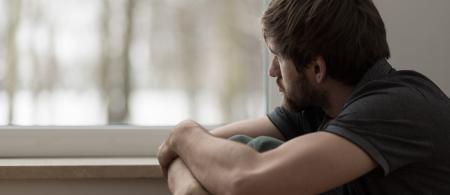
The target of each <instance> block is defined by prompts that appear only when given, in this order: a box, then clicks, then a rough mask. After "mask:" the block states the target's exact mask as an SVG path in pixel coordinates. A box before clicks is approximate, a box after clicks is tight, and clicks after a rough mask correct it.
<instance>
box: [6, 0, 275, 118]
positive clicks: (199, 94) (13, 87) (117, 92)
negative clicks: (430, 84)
mask: <svg viewBox="0 0 450 195" xmlns="http://www.w3.org/2000/svg"><path fill="white" fill-rule="evenodd" d="M263 6H264V5H263V3H262V1H241V0H226V1H220V0H196V1H188V0H64V1H61V0H14V1H9V0H0V10H1V11H2V13H4V17H2V18H0V26H1V28H0V36H1V38H0V41H1V42H2V45H3V47H1V50H0V64H1V66H0V81H1V84H0V105H2V106H0V125H8V124H14V125H26V126H34V125H44V126H53V125H64V126H81V125H84V126H92V125H111V124H125V125H146V126H162V125H169V126H170V125H174V124H175V123H177V122H178V121H180V120H182V119H185V118H192V119H194V120H197V121H199V122H200V123H202V124H205V125H218V124H222V123H226V122H230V121H235V120H239V119H244V118H251V117H255V116H259V115H262V114H264V112H265V111H266V102H267V101H266V98H265V97H266V90H265V84H264V77H265V76H264V75H265V69H264V66H263V64H264V62H263V61H264V56H265V55H264V52H263V51H264V50H265V49H264V45H263V41H262V38H261V35H260V34H261V30H260V29H261V27H260V22H259V17H260V15H261V12H262V10H263Z"/></svg>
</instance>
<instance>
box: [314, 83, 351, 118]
mask: <svg viewBox="0 0 450 195" xmlns="http://www.w3.org/2000/svg"><path fill="white" fill-rule="evenodd" d="M352 91H353V87H351V86H348V85H343V84H341V83H338V82H336V83H333V84H331V85H330V87H329V90H328V91H327V94H328V95H327V99H328V105H327V106H325V107H322V109H323V110H324V111H325V113H327V115H328V116H329V117H331V118H336V117H337V116H338V115H339V113H341V111H342V108H343V107H344V105H345V103H346V102H347V100H348V98H349V97H350V95H351V93H352Z"/></svg>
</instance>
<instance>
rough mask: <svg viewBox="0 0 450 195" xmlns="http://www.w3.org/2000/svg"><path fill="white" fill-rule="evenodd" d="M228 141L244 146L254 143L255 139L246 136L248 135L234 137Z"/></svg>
mask: <svg viewBox="0 0 450 195" xmlns="http://www.w3.org/2000/svg"><path fill="white" fill-rule="evenodd" d="M228 139H229V140H231V141H235V142H239V143H242V144H247V143H249V142H250V141H252V139H253V138H252V137H250V136H246V135H233V136H231V137H230V138H228Z"/></svg>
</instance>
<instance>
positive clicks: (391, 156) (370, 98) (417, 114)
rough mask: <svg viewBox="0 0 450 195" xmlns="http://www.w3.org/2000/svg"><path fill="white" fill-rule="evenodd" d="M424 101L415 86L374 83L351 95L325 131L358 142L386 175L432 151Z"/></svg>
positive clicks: (427, 112) (431, 131)
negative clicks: (412, 87) (413, 87)
mask: <svg viewBox="0 0 450 195" xmlns="http://www.w3.org/2000/svg"><path fill="white" fill-rule="evenodd" d="M426 104H427V102H426V101H425V100H424V99H423V97H422V96H421V94H420V93H418V92H417V91H415V90H414V89H411V88H408V87H405V86H401V85H398V86H396V85H392V86H389V87H386V86H384V87H379V86H378V85H377V84H374V85H373V86H368V87H367V88H366V90H360V91H359V92H357V93H356V94H354V95H352V97H350V99H349V101H348V103H347V104H346V105H345V106H344V109H343V111H342V112H341V113H340V114H339V115H338V116H337V117H336V118H335V119H333V120H331V121H330V122H329V123H328V125H327V126H326V127H325V129H324V131H327V132H330V133H334V134H336V135H339V136H341V137H343V138H345V139H347V140H349V141H350V142H352V143H354V144H356V145H357V146H359V147H360V148H361V149H362V150H364V151H365V152H366V153H367V154H368V155H369V156H370V157H371V158H372V159H373V160H374V161H375V162H376V163H378V164H379V166H380V167H381V168H382V170H383V171H384V173H385V175H388V174H389V173H391V172H393V171H395V170H396V169H398V168H400V167H402V166H406V165H408V164H410V163H413V162H418V161H420V160H423V159H424V158H426V157H428V156H430V155H431V153H432V148H433V141H432V140H433V138H432V137H433V136H432V134H433V130H432V128H431V125H430V121H427V118H429V117H430V114H431V112H432V111H430V110H429V109H428V107H427V105H426ZM427 115H428V116H427Z"/></svg>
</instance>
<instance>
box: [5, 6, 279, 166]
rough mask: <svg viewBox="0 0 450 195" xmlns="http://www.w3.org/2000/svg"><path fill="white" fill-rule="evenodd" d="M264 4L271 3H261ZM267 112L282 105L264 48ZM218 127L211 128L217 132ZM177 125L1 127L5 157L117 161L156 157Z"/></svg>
mask: <svg viewBox="0 0 450 195" xmlns="http://www.w3.org/2000/svg"><path fill="white" fill-rule="evenodd" d="M262 1H263V4H264V5H267V4H268V0H262ZM261 52H262V53H263V60H262V63H263V66H264V68H263V70H264V71H262V74H263V80H262V82H263V90H264V91H263V94H264V97H263V99H264V100H263V101H264V105H265V108H264V110H265V112H266V113H267V112H269V111H271V110H272V109H273V108H275V107H276V106H277V105H279V102H280V96H279V93H278V90H277V86H276V84H275V82H271V81H270V80H271V79H269V76H267V74H266V71H267V70H268V68H269V65H270V62H271V60H270V59H269V57H270V56H269V52H268V50H267V49H266V48H265V47H263V48H262V51H261ZM218 126H220V125H217V126H208V127H206V128H207V129H214V128H216V127H218ZM173 127H174V126H133V125H120V126H117V125H105V126H0V156H2V157H3V158H114V157H130V158H131V157H155V156H156V154H157V151H158V146H159V145H160V144H161V143H162V142H163V141H164V140H165V138H167V136H168V135H169V134H170V131H171V129H173Z"/></svg>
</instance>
